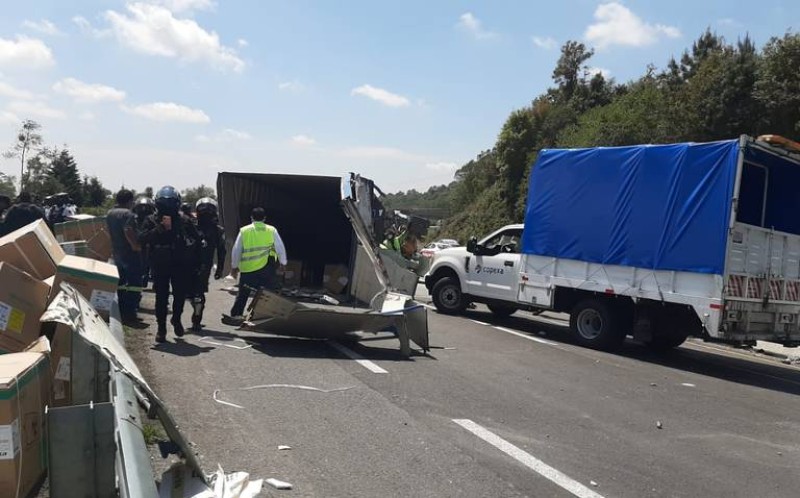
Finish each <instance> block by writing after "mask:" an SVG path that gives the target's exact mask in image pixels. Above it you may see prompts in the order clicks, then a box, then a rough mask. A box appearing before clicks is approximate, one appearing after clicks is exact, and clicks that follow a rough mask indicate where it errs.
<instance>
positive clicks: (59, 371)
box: [50, 323, 74, 407]
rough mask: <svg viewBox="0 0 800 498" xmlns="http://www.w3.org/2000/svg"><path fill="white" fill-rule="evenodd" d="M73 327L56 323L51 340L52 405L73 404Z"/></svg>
mask: <svg viewBox="0 0 800 498" xmlns="http://www.w3.org/2000/svg"><path fill="white" fill-rule="evenodd" d="M73 334H74V333H73V332H72V329H71V328H69V327H67V326H66V325H64V324H63V323H59V324H56V327H55V332H54V333H53V339H52V340H51V341H50V380H51V382H52V386H53V395H52V399H53V402H52V406H54V407H59V406H69V405H71V404H72V336H73Z"/></svg>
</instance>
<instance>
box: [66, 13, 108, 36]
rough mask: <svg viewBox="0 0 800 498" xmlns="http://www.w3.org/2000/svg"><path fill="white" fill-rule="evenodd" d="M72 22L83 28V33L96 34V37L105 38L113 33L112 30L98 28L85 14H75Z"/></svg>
mask: <svg viewBox="0 0 800 498" xmlns="http://www.w3.org/2000/svg"><path fill="white" fill-rule="evenodd" d="M72 23H73V24H75V25H76V26H77V27H78V29H80V30H81V33H83V34H85V35H89V36H94V37H96V38H103V37H106V36H108V35H110V34H111V30H108V29H96V28H95V27H94V26H92V23H91V22H89V20H88V19H86V18H85V17H83V16H75V17H73V18H72Z"/></svg>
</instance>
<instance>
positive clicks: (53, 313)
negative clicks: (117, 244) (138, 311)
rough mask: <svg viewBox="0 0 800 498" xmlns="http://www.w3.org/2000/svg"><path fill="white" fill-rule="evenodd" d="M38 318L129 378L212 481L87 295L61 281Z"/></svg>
mask: <svg viewBox="0 0 800 498" xmlns="http://www.w3.org/2000/svg"><path fill="white" fill-rule="evenodd" d="M41 321H42V322H57V323H62V324H64V325H66V326H67V327H69V328H70V329H71V330H72V331H73V332H74V333H75V334H76V335H77V336H79V337H80V338H81V339H83V340H84V341H86V342H87V343H88V344H89V345H90V346H91V347H93V348H95V349H96V350H97V351H99V352H100V354H101V355H103V356H104V357H105V358H107V359H108V361H109V362H110V363H111V365H112V366H113V368H115V369H116V370H117V371H118V372H119V373H121V374H123V375H125V376H127V377H128V378H130V379H131V381H132V382H133V383H134V385H135V386H136V387H138V388H139V389H140V390H141V391H142V392H143V393H145V396H146V397H147V399H148V401H149V403H150V406H151V410H150V414H151V415H155V417H157V418H158V419H159V421H160V422H161V424H162V425H163V426H164V430H165V431H166V433H167V436H168V437H169V439H170V440H171V441H172V442H173V443H175V444H176V445H177V446H178V448H180V451H181V455H180V456H181V457H182V458H184V459H185V460H186V464H187V465H188V468H190V469H191V470H192V471H193V472H194V475H195V476H196V477H197V478H199V479H200V480H201V481H202V482H203V483H205V484H211V480H209V477H208V476H207V475H206V474H205V473H204V472H203V469H202V467H201V466H200V462H198V460H197V458H196V456H195V453H194V451H193V450H192V449H191V447H190V446H189V443H188V442H187V441H186V439H185V438H184V437H183V435H182V434H181V433H180V431H179V430H178V425H177V424H176V423H175V420H174V419H173V418H172V415H170V413H169V412H168V411H167V407H166V406H165V405H164V403H163V402H162V401H161V399H159V397H158V396H157V395H156V393H155V392H154V391H153V389H152V388H151V387H150V386H149V385H148V383H147V381H146V380H145V379H144V377H143V376H142V372H141V371H140V370H139V367H137V366H136V363H135V362H134V361H133V358H131V356H130V355H129V354H128V351H127V350H126V349H125V346H124V345H122V344H121V343H120V342H119V341H118V340H117V339H116V338H115V337H114V335H113V334H112V333H111V330H110V329H109V326H108V324H107V323H106V322H105V321H104V320H103V319H102V318H101V317H100V315H98V314H97V312H96V311H95V309H94V308H93V307H92V305H91V304H89V302H88V301H87V300H86V298H84V297H83V296H82V295H81V294H80V293H79V292H78V291H76V290H75V289H74V288H73V287H72V286H70V285H69V284H66V283H62V284H61V292H59V293H58V295H57V296H56V298H55V299H54V300H53V302H52V303H51V304H50V306H49V307H48V308H47V311H46V312H45V313H44V315H42V318H41ZM217 474H218V473H217ZM215 475H216V474H215ZM236 475H239V474H231V476H236ZM202 496H205V495H202ZM208 496H212V497H216V498H223V496H224V497H231V498H234V497H237V496H242V497H245V496H251V495H232V494H231V495H216V494H214V495H208ZM253 496H254V495H253Z"/></svg>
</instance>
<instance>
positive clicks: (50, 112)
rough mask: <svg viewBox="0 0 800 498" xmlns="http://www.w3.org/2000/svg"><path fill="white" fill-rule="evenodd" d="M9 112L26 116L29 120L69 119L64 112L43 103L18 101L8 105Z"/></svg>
mask: <svg viewBox="0 0 800 498" xmlns="http://www.w3.org/2000/svg"><path fill="white" fill-rule="evenodd" d="M8 110H9V111H11V112H13V113H16V114H19V115H22V116H24V117H25V119H28V118H29V117H37V118H44V119H64V118H66V117H67V114H66V113H65V112H64V111H62V110H60V109H55V108H53V107H50V106H49V105H47V104H46V103H44V102H41V101H24V100H17V101H14V102H11V103H10V104H8Z"/></svg>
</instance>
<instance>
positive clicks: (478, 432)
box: [453, 419, 603, 498]
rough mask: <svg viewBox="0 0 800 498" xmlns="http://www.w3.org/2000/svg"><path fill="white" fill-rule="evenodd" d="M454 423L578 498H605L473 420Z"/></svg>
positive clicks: (459, 420)
mask: <svg viewBox="0 0 800 498" xmlns="http://www.w3.org/2000/svg"><path fill="white" fill-rule="evenodd" d="M453 422H455V423H456V424H458V425H459V426H461V427H462V428H464V429H466V430H467V431H469V432H471V433H472V434H473V435H475V436H478V437H479V438H481V439H482V440H484V441H486V442H487V443H489V444H491V445H492V446H494V447H495V448H497V449H498V450H500V451H502V452H503V453H505V454H506V455H508V456H510V457H511V458H513V459H514V460H516V461H518V462H519V463H521V464H522V465H524V466H526V467H528V468H529V469H531V470H532V471H534V472H536V473H537V474H539V475H540V476H542V477H544V478H545V479H547V480H549V481H550V482H552V483H554V484H556V485H558V486H560V487H561V488H563V489H565V490H567V491H569V492H570V493H572V494H573V495H575V496H577V497H578V498H603V496H602V495H600V494H598V493H595V492H594V491H592V490H591V489H589V488H587V487H586V486H584V485H583V484H581V483H579V482H578V481H576V480H575V479H572V478H571V477H569V476H568V475H566V474H564V473H563V472H561V471H559V470H558V469H555V468H553V467H551V466H549V465H547V464H546V463H544V462H543V461H541V460H539V459H538V458H536V457H535V456H533V455H531V454H530V453H528V452H527V451H525V450H523V449H521V448H519V447H518V446H514V445H513V444H511V443H509V442H508V441H506V440H505V439H503V438H501V437H500V436H498V435H497V434H495V433H493V432H492V431H490V430H488V429H486V428H484V427H481V426H480V425H478V424H476V423H475V422H473V421H472V420H469V419H453Z"/></svg>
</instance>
